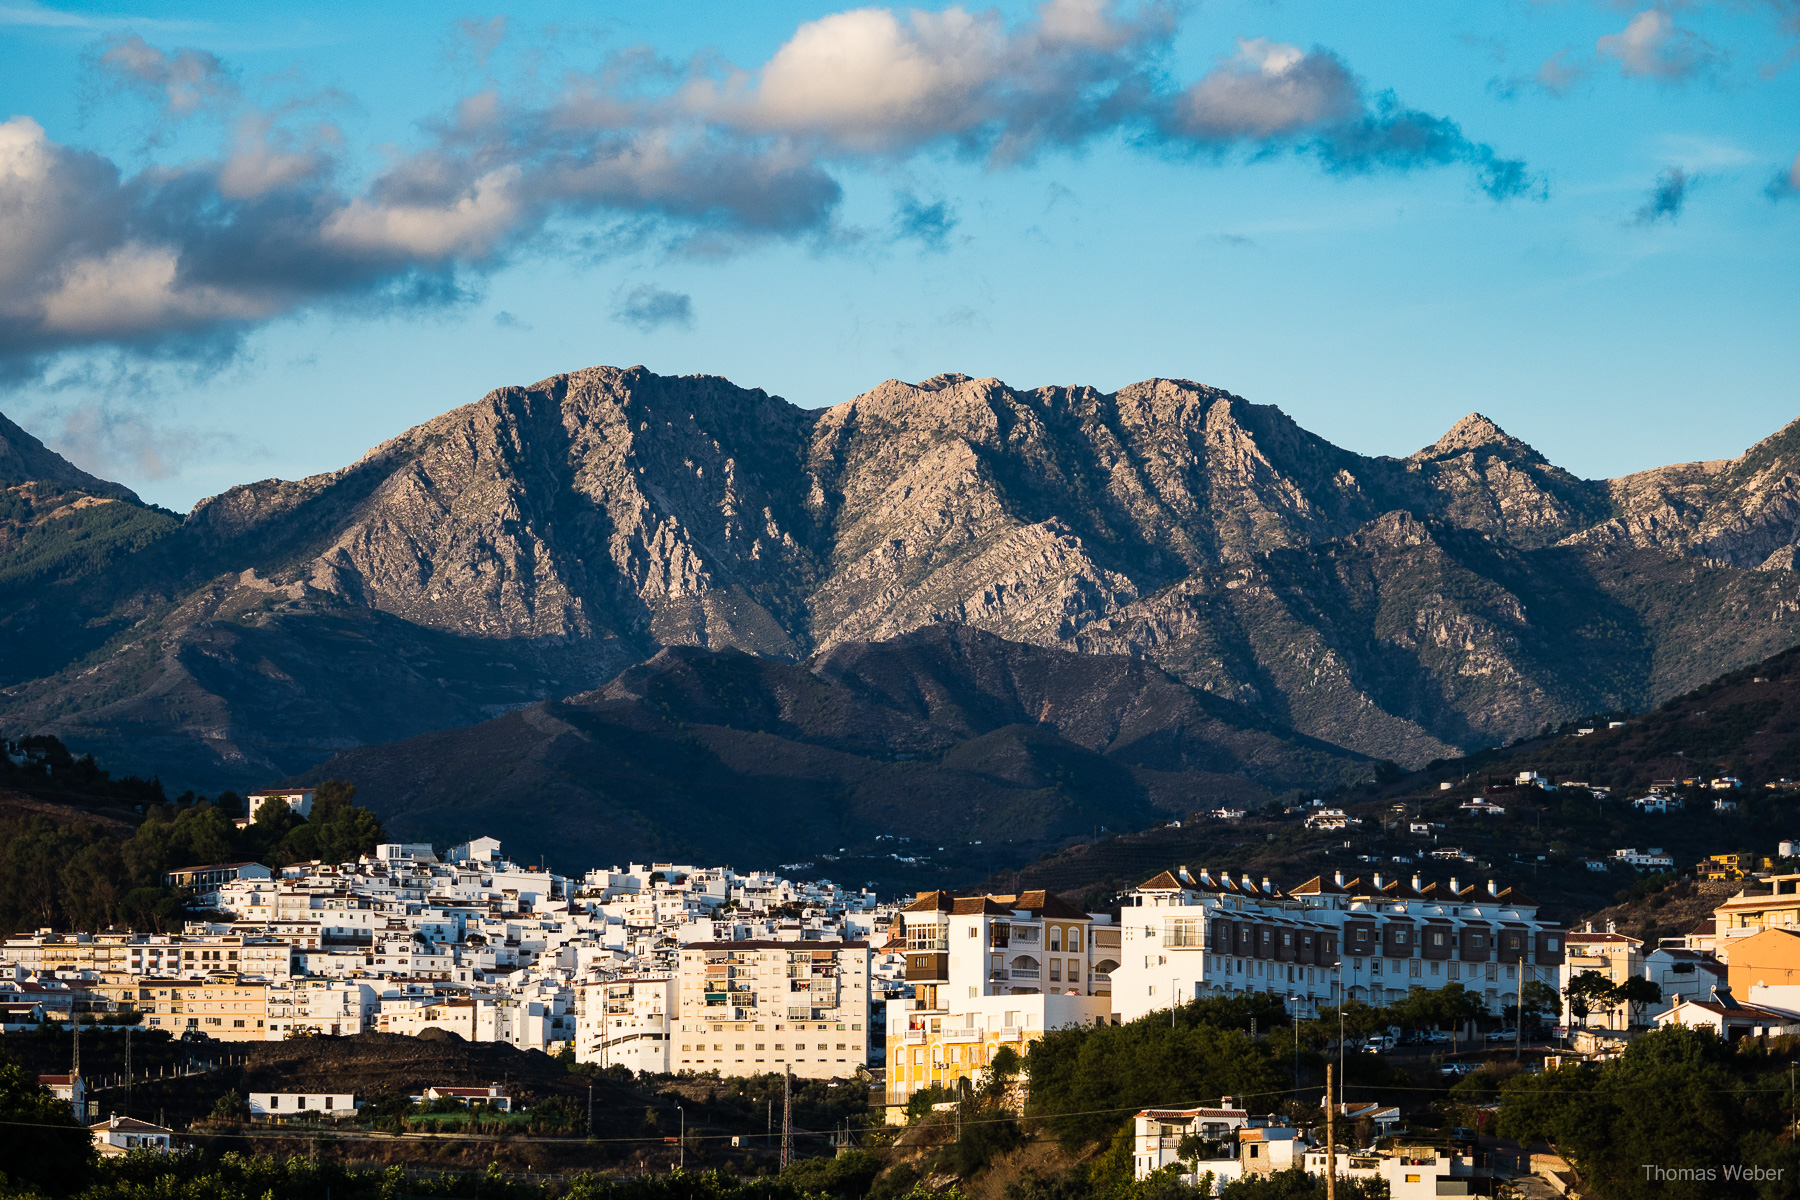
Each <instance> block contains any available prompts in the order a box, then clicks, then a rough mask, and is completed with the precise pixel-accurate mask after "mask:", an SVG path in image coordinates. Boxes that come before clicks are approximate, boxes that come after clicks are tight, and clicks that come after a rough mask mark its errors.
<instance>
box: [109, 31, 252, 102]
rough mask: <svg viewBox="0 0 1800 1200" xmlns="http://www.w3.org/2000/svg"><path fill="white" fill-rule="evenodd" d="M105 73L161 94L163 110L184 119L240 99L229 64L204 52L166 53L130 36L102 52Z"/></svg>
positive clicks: (183, 51)
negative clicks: (232, 79) (206, 109)
mask: <svg viewBox="0 0 1800 1200" xmlns="http://www.w3.org/2000/svg"><path fill="white" fill-rule="evenodd" d="M99 63H100V68H101V70H103V71H105V72H107V73H108V74H111V75H112V76H113V77H114V78H116V79H118V80H119V81H120V82H122V83H124V84H126V85H128V86H131V87H136V88H139V89H141V90H145V91H149V92H151V93H153V94H154V93H159V92H160V93H161V95H162V99H163V111H164V112H166V113H167V114H168V115H169V116H172V117H176V118H181V117H189V116H193V115H194V114H195V113H197V112H199V111H201V110H202V109H204V108H210V107H213V106H214V105H217V104H220V103H228V102H230V101H233V100H235V99H236V98H237V87H236V85H235V84H234V83H232V81H231V76H230V73H229V72H228V71H226V69H225V64H224V63H222V62H220V61H219V59H218V58H217V57H216V56H214V55H211V54H208V53H207V52H206V51H204V50H174V51H164V50H159V49H157V48H156V47H154V46H152V45H150V44H149V43H148V42H146V41H145V40H144V39H143V37H142V36H141V35H139V34H135V33H133V34H128V35H126V36H125V37H123V38H120V39H119V40H117V41H115V42H113V43H112V44H111V45H109V46H107V48H106V49H105V50H103V51H101V52H100V59H99Z"/></svg>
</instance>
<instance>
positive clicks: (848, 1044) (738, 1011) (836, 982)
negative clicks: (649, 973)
mask: <svg viewBox="0 0 1800 1200" xmlns="http://www.w3.org/2000/svg"><path fill="white" fill-rule="evenodd" d="M680 964H681V966H680V974H679V976H678V984H677V989H678V990H677V996H678V1001H679V1012H680V1018H679V1021H678V1024H679V1026H680V1028H679V1029H677V1030H676V1031H675V1032H674V1033H673V1049H672V1050H671V1051H670V1054H669V1058H670V1066H671V1069H673V1070H675V1071H695V1072H702V1071H717V1072H719V1073H720V1074H721V1075H760V1074H763V1073H765V1072H783V1071H792V1072H793V1073H794V1074H795V1075H799V1076H802V1077H805V1078H812V1079H832V1078H841V1077H847V1076H850V1075H854V1074H855V1073H856V1071H857V1069H858V1068H859V1067H862V1066H863V1065H864V1064H865V1063H866V1062H867V1060H868V1049H869V946H868V943H866V942H799V943H795V942H778V941H761V940H758V941H741V942H699V943H696V944H694V945H691V946H683V947H682V948H681V958H680Z"/></svg>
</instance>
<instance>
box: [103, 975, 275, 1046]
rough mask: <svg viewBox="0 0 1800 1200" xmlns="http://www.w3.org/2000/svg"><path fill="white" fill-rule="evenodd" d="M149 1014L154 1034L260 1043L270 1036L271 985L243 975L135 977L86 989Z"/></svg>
mask: <svg viewBox="0 0 1800 1200" xmlns="http://www.w3.org/2000/svg"><path fill="white" fill-rule="evenodd" d="M86 986H88V987H91V988H92V989H93V990H94V991H96V992H99V993H101V994H104V995H106V996H107V997H108V998H109V999H110V1000H113V1001H114V1002H115V1003H129V1004H130V1006H131V1007H133V1008H135V1009H136V1010H137V1011H138V1012H140V1013H143V1014H144V1018H143V1023H144V1025H145V1026H147V1027H148V1028H150V1029H164V1030H167V1031H168V1032H170V1033H173V1034H176V1035H180V1034H183V1033H186V1032H187V1031H188V1030H190V1029H195V1030H198V1031H199V1032H201V1033H204V1034H206V1035H207V1036H208V1037H211V1038H217V1039H218V1040H219V1041H223V1042H260V1041H263V1040H265V1039H266V1037H267V1036H268V1014H269V998H268V992H269V984H268V982H267V981H266V980H262V979H250V978H248V977H245V976H241V975H232V974H223V973H221V974H217V975H209V976H207V977H205V978H203V979H153V978H138V977H130V978H126V979H114V980H102V981H98V982H95V983H93V984H89V985H86Z"/></svg>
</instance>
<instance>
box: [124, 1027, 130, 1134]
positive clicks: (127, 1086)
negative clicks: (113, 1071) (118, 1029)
mask: <svg viewBox="0 0 1800 1200" xmlns="http://www.w3.org/2000/svg"><path fill="white" fill-rule="evenodd" d="M125 1115H126V1116H128V1117H129V1116H130V1115H131V1026H129V1025H127V1026H126V1027H125Z"/></svg>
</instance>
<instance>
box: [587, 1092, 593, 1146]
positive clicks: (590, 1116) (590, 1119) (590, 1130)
mask: <svg viewBox="0 0 1800 1200" xmlns="http://www.w3.org/2000/svg"><path fill="white" fill-rule="evenodd" d="M588 1136H589V1137H593V1136H594V1085H593V1084H591V1083H590V1084H588Z"/></svg>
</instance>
